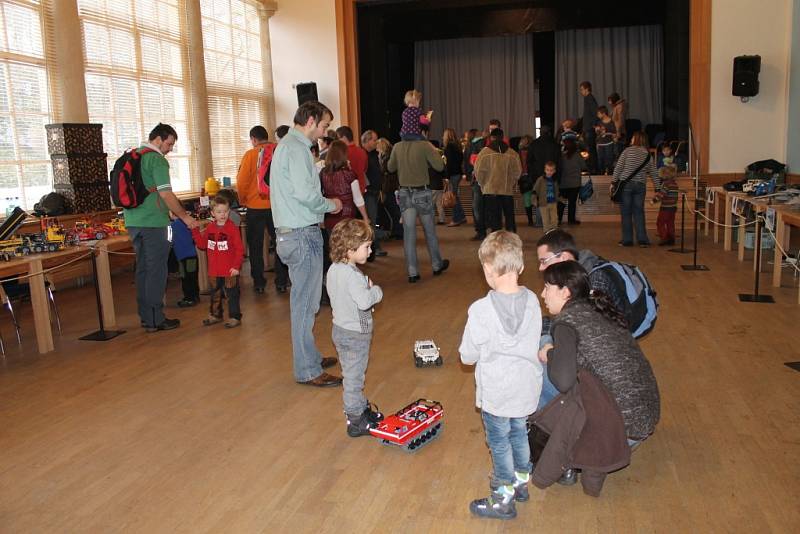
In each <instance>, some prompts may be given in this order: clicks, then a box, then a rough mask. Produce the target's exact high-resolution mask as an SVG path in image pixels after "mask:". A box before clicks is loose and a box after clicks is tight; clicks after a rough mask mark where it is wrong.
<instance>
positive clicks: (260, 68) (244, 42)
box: [200, 0, 272, 180]
mask: <svg viewBox="0 0 800 534" xmlns="http://www.w3.org/2000/svg"><path fill="white" fill-rule="evenodd" d="M200 11H201V15H202V27H203V56H204V60H205V70H206V87H207V91H208V115H209V126H210V128H211V131H212V136H211V155H212V160H213V169H214V175H215V176H216V177H218V178H219V177H224V176H229V177H231V178H232V179H234V180H235V177H236V171H237V169H238V166H239V161H240V160H241V157H242V154H244V152H245V151H246V150H247V149H248V148H250V128H252V127H253V126H256V125H262V126H265V127H266V128H267V129H268V130H269V129H271V127H272V125H268V124H267V105H268V99H269V97H270V95H271V89H272V84H271V83H266V80H265V78H264V61H263V57H262V38H265V37H267V36H262V35H261V20H260V15H259V12H258V8H257V4H256V2H254V1H247V0H201V1H200Z"/></svg>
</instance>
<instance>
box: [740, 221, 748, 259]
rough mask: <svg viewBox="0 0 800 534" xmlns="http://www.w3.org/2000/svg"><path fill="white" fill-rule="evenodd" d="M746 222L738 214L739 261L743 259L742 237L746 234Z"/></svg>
mask: <svg viewBox="0 0 800 534" xmlns="http://www.w3.org/2000/svg"><path fill="white" fill-rule="evenodd" d="M746 222H747V220H746V219H745V218H744V217H742V216H739V232H738V235H739V261H744V238H745V236H746V235H747V227H746V226H745V223H746Z"/></svg>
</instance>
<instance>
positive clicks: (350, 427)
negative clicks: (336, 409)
mask: <svg viewBox="0 0 800 534" xmlns="http://www.w3.org/2000/svg"><path fill="white" fill-rule="evenodd" d="M367 410H369V408H367ZM345 415H346V416H347V435H348V436H350V437H351V438H357V437H359V436H369V429H370V428H373V427H374V426H375V424H374V423H371V422H370V420H369V414H368V412H367V411H366V410H365V411H364V412H363V413H361V414H359V415H352V414H345Z"/></svg>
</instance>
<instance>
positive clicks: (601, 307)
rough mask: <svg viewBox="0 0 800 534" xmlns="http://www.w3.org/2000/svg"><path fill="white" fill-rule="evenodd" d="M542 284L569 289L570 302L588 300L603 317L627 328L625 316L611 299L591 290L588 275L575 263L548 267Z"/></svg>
mask: <svg viewBox="0 0 800 534" xmlns="http://www.w3.org/2000/svg"><path fill="white" fill-rule="evenodd" d="M544 283H545V284H550V285H553V286H556V287H558V288H564V287H566V288H567V289H569V294H570V298H569V301H570V302H575V301H579V300H588V301H589V302H591V303H592V305H593V306H594V308H595V309H596V310H597V311H598V312H600V314H601V315H602V316H603V317H605V318H606V319H608V320H609V321H611V322H612V323H616V324H618V325H619V326H621V327H623V328H625V329H627V328H628V321H627V320H626V319H625V315H624V314H623V313H622V312H621V311H619V308H617V307H616V306H615V305H614V302H613V301H612V300H611V298H610V297H609V296H608V295H606V294H605V293H603V292H602V291H597V290H595V289H591V287H592V286H591V284H590V283H589V275H588V273H587V272H586V269H584V268H583V266H582V265H581V264H580V263H578V262H577V261H572V260H570V261H562V262H559V263H554V264H552V265H550V267H548V268H547V269H545V271H544Z"/></svg>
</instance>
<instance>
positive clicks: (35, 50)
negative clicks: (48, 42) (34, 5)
mask: <svg viewBox="0 0 800 534" xmlns="http://www.w3.org/2000/svg"><path fill="white" fill-rule="evenodd" d="M3 9H4V11H5V19H6V20H5V22H6V32H7V35H8V49H9V50H10V51H11V52H16V53H18V54H25V55H29V56H35V57H44V53H43V50H44V47H43V46H42V24H41V20H40V17H39V13H37V12H36V11H35V10H34V9H31V8H29V7H25V6H20V5H16V4H9V3H4V4H3Z"/></svg>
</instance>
